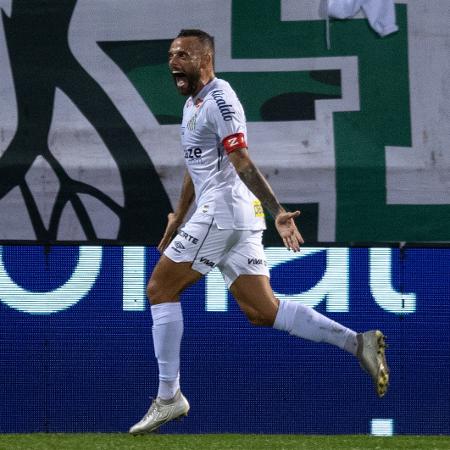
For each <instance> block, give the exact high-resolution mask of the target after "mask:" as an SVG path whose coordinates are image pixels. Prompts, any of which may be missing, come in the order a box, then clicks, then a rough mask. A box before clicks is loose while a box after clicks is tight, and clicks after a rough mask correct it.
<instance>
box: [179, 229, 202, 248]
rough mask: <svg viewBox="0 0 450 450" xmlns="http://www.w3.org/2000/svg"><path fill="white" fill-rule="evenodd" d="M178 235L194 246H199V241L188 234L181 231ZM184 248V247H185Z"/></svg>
mask: <svg viewBox="0 0 450 450" xmlns="http://www.w3.org/2000/svg"><path fill="white" fill-rule="evenodd" d="M178 235H179V236H181V237H182V238H184V239H186V240H187V241H188V242H192V243H193V244H194V245H195V244H198V239H197V238H196V237H194V236H192V235H190V234H188V233H186V232H185V231H183V230H180V231H179V232H178ZM183 248H184V247H183Z"/></svg>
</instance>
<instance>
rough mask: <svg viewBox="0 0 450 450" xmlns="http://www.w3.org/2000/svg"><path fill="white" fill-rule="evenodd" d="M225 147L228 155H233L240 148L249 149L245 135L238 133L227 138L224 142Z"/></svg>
mask: <svg viewBox="0 0 450 450" xmlns="http://www.w3.org/2000/svg"><path fill="white" fill-rule="evenodd" d="M222 144H223V147H224V149H225V151H226V152H227V154H228V153H232V152H234V151H235V150H238V149H239V148H247V143H246V142H245V136H244V133H236V134H232V135H230V136H227V137H226V138H225V139H224V140H223V141H222Z"/></svg>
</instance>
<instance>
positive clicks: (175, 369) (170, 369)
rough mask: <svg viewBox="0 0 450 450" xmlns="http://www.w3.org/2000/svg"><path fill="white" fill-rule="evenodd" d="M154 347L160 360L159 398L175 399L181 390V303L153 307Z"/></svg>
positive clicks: (182, 327)
mask: <svg viewBox="0 0 450 450" xmlns="http://www.w3.org/2000/svg"><path fill="white" fill-rule="evenodd" d="M151 311H152V318H153V327H152V334H153V347H154V349H155V356H156V359H157V360H158V368H159V387H158V397H160V398H161V399H163V400H169V399H171V398H173V397H174V396H175V394H176V392H177V390H178V389H179V388H180V346H181V338H182V336H183V329H184V326H183V313H182V310H181V303H180V302H169V303H160V304H158V305H152V307H151Z"/></svg>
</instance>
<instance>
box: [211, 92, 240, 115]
mask: <svg viewBox="0 0 450 450" xmlns="http://www.w3.org/2000/svg"><path fill="white" fill-rule="evenodd" d="M211 95H212V98H213V99H214V101H215V102H216V104H217V106H218V107H219V111H220V114H222V118H223V120H225V121H226V122H229V121H230V120H232V119H233V114H236V112H235V111H234V110H233V107H232V106H231V105H228V104H227V102H226V101H225V99H224V98H223V95H224V92H223V91H222V90H220V89H216V90H214V91H212V94H211Z"/></svg>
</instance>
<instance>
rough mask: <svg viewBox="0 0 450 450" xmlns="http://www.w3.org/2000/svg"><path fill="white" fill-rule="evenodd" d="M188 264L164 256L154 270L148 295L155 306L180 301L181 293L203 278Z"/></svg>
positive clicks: (149, 283)
mask: <svg viewBox="0 0 450 450" xmlns="http://www.w3.org/2000/svg"><path fill="white" fill-rule="evenodd" d="M201 276H202V274H201V273H199V272H197V271H196V270H193V269H192V268H191V264H190V263H188V262H184V263H183V262H181V263H176V262H174V261H172V260H171V259H169V258H168V257H167V256H165V255H162V256H161V258H160V259H159V261H158V263H157V264H156V266H155V268H154V269H153V272H152V275H151V277H150V280H149V282H148V287H147V293H148V295H149V298H150V301H151V303H152V304H153V305H155V304H158V303H165V302H172V301H177V300H178V299H179V295H180V293H181V292H182V291H183V290H184V289H186V288H187V287H189V286H190V285H191V284H193V283H195V282H196V281H198V280H199V279H200V278H201Z"/></svg>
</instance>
